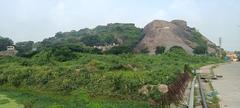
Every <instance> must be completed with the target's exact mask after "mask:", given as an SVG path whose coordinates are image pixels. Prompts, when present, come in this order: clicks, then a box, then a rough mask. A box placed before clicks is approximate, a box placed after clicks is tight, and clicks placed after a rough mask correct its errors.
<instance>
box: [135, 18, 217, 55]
mask: <svg viewBox="0 0 240 108" xmlns="http://www.w3.org/2000/svg"><path fill="white" fill-rule="evenodd" d="M143 33H144V38H143V39H142V40H141V41H140V42H139V43H138V45H137V46H136V48H135V51H136V52H140V51H142V50H147V51H149V53H150V54H155V52H156V49H157V47H163V48H164V49H165V50H166V51H167V50H169V49H170V48H171V47H174V46H180V47H182V48H183V49H184V50H185V51H187V52H188V53H197V54H204V53H217V50H218V47H217V46H216V45H215V44H214V43H213V42H211V41H210V40H208V39H207V38H206V37H205V36H203V35H202V34H201V33H200V32H198V31H197V30H196V29H195V28H191V27H189V26H187V22H186V21H183V20H173V21H171V22H168V21H163V20H154V21H152V22H151V23H149V24H148V25H146V26H145V27H144V30H143Z"/></svg>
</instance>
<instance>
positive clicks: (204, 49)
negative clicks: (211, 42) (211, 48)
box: [193, 46, 208, 54]
mask: <svg viewBox="0 0 240 108" xmlns="http://www.w3.org/2000/svg"><path fill="white" fill-rule="evenodd" d="M193 53H195V54H207V53H208V51H207V47H205V46H197V47H196V48H194V50H193Z"/></svg>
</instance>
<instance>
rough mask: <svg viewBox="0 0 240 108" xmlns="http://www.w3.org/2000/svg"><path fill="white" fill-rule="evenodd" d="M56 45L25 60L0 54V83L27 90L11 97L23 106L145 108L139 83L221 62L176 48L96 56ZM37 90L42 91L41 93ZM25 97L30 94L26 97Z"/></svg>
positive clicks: (166, 81) (171, 77)
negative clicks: (163, 50)
mask: <svg viewBox="0 0 240 108" xmlns="http://www.w3.org/2000/svg"><path fill="white" fill-rule="evenodd" d="M55 47H56V48H53V47H52V48H48V49H44V50H42V51H41V52H39V53H37V54H35V55H34V56H32V57H30V58H21V57H5V58H0V85H1V87H2V88H4V89H6V90H9V89H13V90H17V92H16V93H17V94H22V92H21V91H20V93H18V92H19V90H23V91H26V90H27V91H28V93H24V95H20V96H13V97H12V98H14V99H16V100H17V101H18V102H19V103H21V104H24V105H25V106H33V107H37V106H39V108H40V106H41V105H45V106H42V108H46V106H48V107H50V106H51V107H57V108H59V107H60V108H61V107H65V106H62V105H65V104H66V103H68V104H66V105H69V106H66V107H70V108H71V105H82V106H83V107H90V108H91V107H94V106H95V107H103V108H108V107H109V108H121V107H123V108H124V107H139V106H142V107H144V106H145V107H147V106H149V105H148V104H147V103H146V102H147V100H148V98H149V97H146V96H142V95H141V94H139V92H138V90H139V89H140V88H141V87H142V86H143V85H147V84H150V85H157V84H167V85H169V84H172V83H173V82H174V81H175V80H176V79H177V78H178V76H179V75H181V74H182V73H183V69H184V65H185V64H190V66H191V67H192V68H197V67H200V66H203V65H206V64H212V63H217V62H221V60H220V59H218V58H215V57H207V56H192V55H188V54H186V53H185V51H184V50H182V49H181V48H177V47H174V48H171V49H170V51H169V52H167V53H164V54H161V55H152V56H150V55H144V54H120V55H111V54H110V55H101V54H96V53H95V54H94V53H92V54H91V53H81V52H78V50H79V49H77V50H76V51H74V50H73V49H74V48H72V49H71V47H67V46H66V47H60V46H59V47H57V46H55ZM76 92H77V93H76ZM6 94H7V93H6ZM37 94H46V95H45V96H44V95H43V97H41V96H42V95H37ZM8 95H11V94H8ZM26 96H27V97H28V98H29V97H32V98H29V99H27V98H26ZM153 96H157V95H153ZM55 97H57V98H55ZM84 97H86V98H84ZM17 98H19V99H17ZM155 98H161V97H155ZM43 100H46V101H48V102H49V103H47V102H46V103H45V102H44V101H43ZM110 100H115V101H110ZM120 100H121V101H120ZM127 100H128V101H127ZM118 101H120V102H122V103H118ZM42 102H44V103H45V104H42ZM64 102H66V103H64ZM141 102H143V103H141ZM40 104H41V105H40ZM52 104H54V105H52ZM72 107H74V106H72Z"/></svg>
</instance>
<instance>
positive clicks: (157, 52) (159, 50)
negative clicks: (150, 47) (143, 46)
mask: <svg viewBox="0 0 240 108" xmlns="http://www.w3.org/2000/svg"><path fill="white" fill-rule="evenodd" d="M165 49H166V48H165V47H159V46H158V47H157V48H156V51H155V54H163V53H164V52H165Z"/></svg>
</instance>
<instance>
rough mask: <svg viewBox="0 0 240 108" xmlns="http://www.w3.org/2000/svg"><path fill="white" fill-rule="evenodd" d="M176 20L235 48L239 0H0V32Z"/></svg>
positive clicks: (24, 35)
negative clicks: (185, 22) (186, 23)
mask: <svg viewBox="0 0 240 108" xmlns="http://www.w3.org/2000/svg"><path fill="white" fill-rule="evenodd" d="M155 19H159V20H167V21H171V20H174V19H182V20H185V21H187V22H188V25H189V26H190V27H195V28H197V29H198V30H199V31H200V32H201V33H202V34H203V35H205V36H206V37H207V38H208V39H210V40H211V41H213V42H214V43H216V44H217V45H218V39H219V37H221V38H222V47H223V48H224V49H226V50H240V0H0V36H3V37H9V38H11V39H13V40H14V41H15V42H20V41H28V40H33V41H41V40H43V39H44V38H48V37H52V36H54V34H55V33H56V32H59V31H63V32H65V31H71V30H79V29H82V28H94V27H96V26H97V25H106V24H107V23H116V22H118V23H135V24H136V26H137V27H141V28H143V27H144V26H145V25H146V24H148V23H149V22H151V21H152V20H155Z"/></svg>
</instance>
